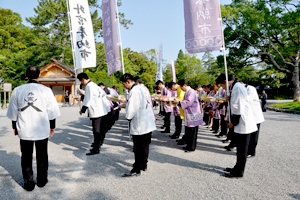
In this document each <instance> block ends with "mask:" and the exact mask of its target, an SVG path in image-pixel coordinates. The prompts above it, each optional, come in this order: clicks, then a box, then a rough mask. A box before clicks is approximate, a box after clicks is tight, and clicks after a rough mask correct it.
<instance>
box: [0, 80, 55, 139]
mask: <svg viewBox="0 0 300 200" xmlns="http://www.w3.org/2000/svg"><path fill="white" fill-rule="evenodd" d="M59 115H60V111H59V107H58V104H57V101H56V99H55V96H54V95H53V92H52V90H51V89H50V88H48V87H46V86H44V85H41V84H39V83H27V84H24V85H21V86H19V87H16V88H15V89H14V91H13V93H12V96H11V99H10V102H9V107H8V111H7V114H6V116H7V117H8V118H9V119H11V120H12V121H17V131H18V136H19V138H20V139H22V140H31V141H36V140H43V139H46V138H48V137H49V136H50V122H49V120H53V119H56V118H57V117H58V116H59Z"/></svg>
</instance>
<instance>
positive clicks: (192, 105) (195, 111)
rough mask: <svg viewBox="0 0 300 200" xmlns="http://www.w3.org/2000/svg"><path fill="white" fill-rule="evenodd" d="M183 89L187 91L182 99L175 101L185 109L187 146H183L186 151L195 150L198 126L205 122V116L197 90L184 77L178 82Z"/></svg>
mask: <svg viewBox="0 0 300 200" xmlns="http://www.w3.org/2000/svg"><path fill="white" fill-rule="evenodd" d="M178 85H180V88H181V90H182V91H184V92H185V95H184V99H183V100H182V101H178V100H177V99H175V100H174V102H175V103H177V102H178V105H179V106H180V107H181V108H183V109H184V124H185V134H186V136H187V139H186V143H187V146H186V147H183V149H184V150H185V152H191V151H195V149H196V145H197V134H198V126H199V125H201V124H203V117H202V113H201V110H200V105H199V100H198V97H197V94H196V91H195V90H193V89H192V88H191V87H190V86H188V83H187V82H186V81H185V80H184V79H182V80H180V81H179V82H178Z"/></svg>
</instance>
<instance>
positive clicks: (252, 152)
mask: <svg viewBox="0 0 300 200" xmlns="http://www.w3.org/2000/svg"><path fill="white" fill-rule="evenodd" d="M259 129H260V124H257V131H255V132H253V133H251V136H250V142H249V149H248V155H251V156H255V154H256V146H257V141H258V136H259Z"/></svg>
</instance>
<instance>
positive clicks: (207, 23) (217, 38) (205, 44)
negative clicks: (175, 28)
mask: <svg viewBox="0 0 300 200" xmlns="http://www.w3.org/2000/svg"><path fill="white" fill-rule="evenodd" d="M184 19H185V49H186V52H187V53H189V54H194V53H200V52H206V51H216V50H221V48H222V47H223V38H222V31H223V30H222V26H221V21H220V3H219V0H184Z"/></svg>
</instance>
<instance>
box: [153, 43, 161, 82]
mask: <svg viewBox="0 0 300 200" xmlns="http://www.w3.org/2000/svg"><path fill="white" fill-rule="evenodd" d="M155 54H156V65H157V71H156V81H159V80H160V81H163V73H162V61H163V51H162V43H161V44H160V45H159V46H158V49H157V50H155Z"/></svg>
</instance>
